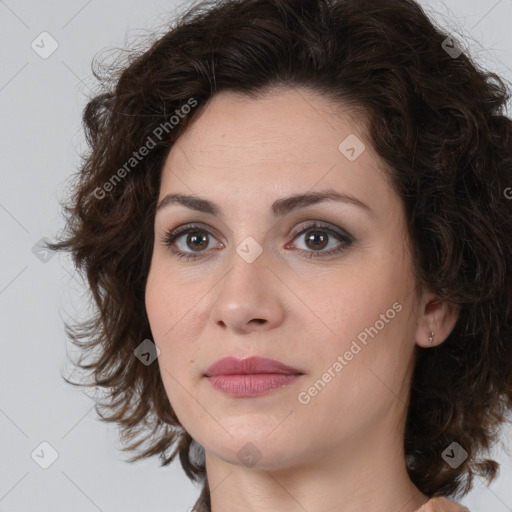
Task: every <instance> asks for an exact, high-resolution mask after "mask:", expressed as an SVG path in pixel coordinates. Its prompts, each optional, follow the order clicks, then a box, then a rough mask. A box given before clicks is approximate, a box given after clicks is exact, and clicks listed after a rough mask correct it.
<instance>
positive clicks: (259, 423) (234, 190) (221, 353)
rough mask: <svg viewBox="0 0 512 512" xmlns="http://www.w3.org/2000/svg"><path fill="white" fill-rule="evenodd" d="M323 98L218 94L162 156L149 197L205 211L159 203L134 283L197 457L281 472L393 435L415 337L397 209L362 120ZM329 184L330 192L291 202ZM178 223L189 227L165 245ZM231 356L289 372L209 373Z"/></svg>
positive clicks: (299, 93) (397, 435) (402, 223)
mask: <svg viewBox="0 0 512 512" xmlns="http://www.w3.org/2000/svg"><path fill="white" fill-rule="evenodd" d="M334 107H335V105H334V104H332V103H330V102H329V100H327V99H325V98H322V97H321V96H319V95H317V94H316V93H314V92H311V91H308V90H306V89H299V90H292V89H286V90H281V91H277V90H276V91H274V92H272V93H271V94H267V95H266V96H265V97H264V98H263V99H258V100H252V99H248V98H246V97H244V96H241V95H238V94H235V93H232V92H223V93H221V94H218V95H216V96H215V97H213V99H212V101H211V102H210V104H209V105H208V107H207V108H206V110H205V111H204V113H203V114H202V116H200V117H199V118H198V119H197V120H196V121H195V122H194V123H193V124H192V125H191V126H190V128H189V129H188V130H187V131H186V132H185V133H184V134H183V135H182V136H181V137H180V139H179V140H178V141H177V143H176V144H175V145H174V146H173V148H172V150H171V151H170V153H169V156H168V158H167V160H166V162H165V166H164V168H163V173H162V182H161V190H160V194H159V202H160V201H161V200H163V199H164V198H165V197H166V196H167V195H168V194H182V195H186V196H193V197H194V198H201V199H202V200H204V201H208V204H211V205H212V206H214V207H215V210H217V213H216V214H213V213H212V212H211V211H206V210H208V208H205V205H206V203H194V204H192V203H190V202H189V206H190V207H187V206H186V205H184V204H182V202H181V203H180V202H178V201H166V203H167V204H166V205H165V206H163V207H161V208H159V209H158V210H157V214H156V219H155V244H154V249H153V257H152V262H151V269H150V272H149V276H148V281H147V288H146V307H147V313H148V317H149V321H150V325H151V331H152V334H153V337H154V338H153V339H154V342H155V344H156V345H157V347H158V348H159V349H160V355H159V358H158V360H157V361H158V364H159V367H160V371H161V376H162V379H163V383H164V386H165V390H166V392H167V395H168V397H169V400H170V402H171V405H172V407H173V408H174V410H175V412H176V414H177V416H178V418H179V420H180V422H181V423H182V425H183V427H184V428H185V429H186V430H187V431H188V432H189V433H190V434H191V435H192V437H193V438H195V439H196V440H197V441H198V442H199V443H200V444H201V445H203V447H204V448H205V450H206V455H207V460H208V459H209V458H210V460H214V459H217V460H218V459H221V460H223V461H224V462H228V463H233V464H238V465H242V464H246V465H253V464H255V463H257V464H258V466H259V467H262V468H274V469H278V468H287V467H293V466H297V465H300V464H309V463H313V462H314V461H319V460H323V461H328V460H331V459H332V458H333V457H334V459H332V460H337V461H338V462H339V460H340V459H339V457H340V456H344V455H346V454H347V453H349V451H351V450H359V451H361V450H368V453H369V450H375V449H376V447H377V446H383V445H382V444H381V443H383V442H384V443H390V442H394V443H396V445H397V447H399V448H400V447H401V443H402V437H403V432H402V431H401V430H400V428H398V426H399V425H401V424H402V423H401V422H402V421H403V419H404V414H405V411H406V402H407V398H408V391H409V384H410V377H411V370H412V365H413V350H414V346H415V342H417V341H418V340H419V339H420V338H424V337H425V338H426V336H427V335H426V331H424V330H423V328H421V329H420V327H419V322H418V316H417V313H416V311H419V309H420V308H419V306H420V304H419V302H418V301H419V300H420V298H421V296H418V295H416V291H415V280H414V278H413V273H412V266H411V255H410V252H409V249H408V247H407V243H406V219H405V213H404V209H403V206H402V203H401V201H400V199H399V197H398V196H397V194H396V193H395V192H394V191H393V189H392V188H391V187H390V185H389V184H388V182H387V181H386V179H385V178H384V174H383V171H382V168H380V165H381V162H380V160H379V158H378V156H377V155H376V153H375V152H374V151H373V150H372V148H371V146H370V143H369V142H368V140H367V138H366V137H365V134H364V133H363V132H362V131H361V130H360V128H359V123H358V124H356V123H355V122H354V121H353V119H352V118H351V117H349V115H348V113H345V114H343V112H341V114H340V113H338V114H335V113H334V112H333V110H334ZM338 110H340V109H339V108H338ZM362 144H364V145H365V146H366V147H365V148H364V146H363V145H362ZM326 191H329V192H330V193H331V194H332V197H334V194H335V193H336V194H339V197H340V198H341V199H339V200H335V199H332V198H331V199H325V200H322V201H318V202H313V201H309V200H307V199H304V200H303V201H288V200H286V199H287V198H290V197H293V196H297V195H303V194H305V195H308V194H311V193H324V192H326ZM347 197H350V198H352V199H353V201H351V200H349V199H347ZM359 203H360V204H359ZM363 205H365V206H363ZM194 206H195V207H196V208H194ZM200 206H202V208H199V207H200ZM274 206H275V207H274ZM292 206H293V208H292ZM200 210H201V211H200ZM312 224H318V227H311V225H312ZM185 225H192V227H193V228H195V230H196V234H195V235H194V233H193V230H192V232H191V233H185V234H180V236H178V237H177V238H176V239H175V240H174V242H173V243H172V244H171V245H170V246H166V245H165V243H164V242H163V239H165V238H166V233H167V232H171V231H172V232H176V231H180V229H178V228H180V227H184V226H185ZM188 227H190V226H188ZM175 251H181V253H183V254H182V255H183V256H184V257H183V258H181V259H180V258H179V257H178V256H177V254H176V252H175ZM187 256H192V257H194V256H195V259H190V260H187V259H186V257H187ZM227 356H232V357H235V358H238V359H244V358H247V357H250V356H260V357H265V358H270V359H273V360H277V361H280V362H281V363H284V364H285V365H288V366H290V367H292V368H294V369H296V370H297V371H298V372H300V375H296V376H295V377H289V376H288V377H284V376H283V375H282V374H281V375H280V376H275V375H274V376H273V377H272V376H270V377H269V375H267V376H262V375H259V376H254V375H253V376H252V377H248V376H245V377H244V376H240V375H238V376H231V377H226V376H225V377H217V378H216V379H214V378H212V377H207V376H205V373H206V372H207V369H208V368H209V367H210V365H212V363H214V362H215V361H217V360H218V359H220V358H224V357H227ZM256 371H257V372H258V371H262V370H261V369H260V370H256ZM221 373H222V372H221ZM214 382H216V383H217V384H218V385H219V386H222V385H224V386H225V387H224V388H223V389H220V388H218V387H215V386H214V385H213V384H214ZM272 383H274V385H278V384H283V383H284V384H285V385H284V387H273V388H272V387H270V389H269V388H268V386H272ZM265 386H267V387H265ZM237 390H238V394H236V392H237ZM244 390H245V395H244V394H243V393H244ZM233 393H235V394H233ZM249 460H250V462H248V461H249Z"/></svg>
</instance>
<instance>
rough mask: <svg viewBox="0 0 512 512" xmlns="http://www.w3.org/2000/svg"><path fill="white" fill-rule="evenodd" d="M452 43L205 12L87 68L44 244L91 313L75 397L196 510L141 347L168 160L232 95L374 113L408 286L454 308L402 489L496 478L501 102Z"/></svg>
mask: <svg viewBox="0 0 512 512" xmlns="http://www.w3.org/2000/svg"><path fill="white" fill-rule="evenodd" d="M447 37H448V34H447V33H444V31H443V30H442V29H441V28H438V27H436V26H435V22H434V21H432V20H431V19H430V18H429V16H428V15H427V14H426V13H425V12H424V11H423V10H422V8H421V7H420V6H419V5H417V4H416V3H415V2H414V1H412V0H371V1H370V0H339V1H337V0H223V1H214V2H202V3H200V4H198V5H195V6H193V7H191V8H189V10H188V11H186V12H184V13H181V14H180V15H179V16H178V17H177V18H176V19H175V21H174V22H173V25H172V26H170V27H167V30H166V33H165V34H164V35H163V36H161V37H159V38H158V39H156V40H155V41H153V42H152V43H151V45H150V47H149V48H140V47H139V48H136V49H134V50H132V51H131V52H128V57H127V60H125V61H119V62H117V63H115V64H114V65H111V66H110V67H108V66H107V67H106V68H105V69H104V70H103V72H101V71H98V70H95V71H94V75H95V76H96V77H97V78H98V79H99V81H100V86H101V92H99V93H95V95H94V97H92V98H91V99H90V100H89V102H88V104H87V106H86V108H85V111H84V116H83V122H84V127H85V132H86V137H87V141H88V144H89V149H88V151H87V153H86V155H85V156H84V159H83V162H82V164H81V166H80V169H79V171H78V172H77V173H76V175H75V177H76V179H75V182H74V189H73V191H72V194H71V197H70V199H69V204H67V205H63V208H64V209H65V211H66V214H67V224H66V230H67V232H66V238H64V239H63V238H60V239H59V241H58V242H56V243H52V244H49V247H50V248H51V249H53V250H66V251H70V252H71V253H72V257H73V261H74V263H75V266H76V267H77V269H78V270H79V271H85V274H86V278H87V281H88V285H89V287H90V291H91V292H92V297H93V299H94V302H95V307H96V314H95V316H94V317H93V318H90V319H89V320H87V321H86V322H81V323H77V324H76V325H75V326H69V325H67V324H66V331H67V333H68V335H70V337H71V339H72V340H73V343H75V344H77V345H78V346H79V347H80V349H81V350H82V351H83V354H82V355H83V356H85V355H86V354H91V353H92V351H93V350H94V349H99V353H98V355H97V358H96V359H95V360H94V361H93V362H92V363H89V364H82V363H83V359H82V358H81V359H80V361H79V362H78V363H77V365H78V366H79V367H80V368H82V369H84V370H92V371H93V375H94V379H93V381H92V382H90V383H87V384H86V385H88V386H95V387H96V388H97V389H100V388H106V389H107V390H108V395H107V397H106V398H105V399H103V400H99V399H97V404H96V410H97V412H98V414H99V415H100V417H101V418H102V419H103V420H104V421H111V422H117V423H118V425H119V426H120V427H121V432H122V437H123V439H124V440H125V441H126V442H127V445H126V446H125V447H123V450H125V451H132V452H135V453H136V455H135V456H134V457H132V458H131V459H129V462H133V461H136V460H139V459H142V458H145V457H150V456H154V455H159V457H160V460H161V464H162V465H167V464H169V463H170V462H171V461H172V460H173V459H174V458H175V456H176V455H177V454H179V458H180V461H181V464H182V466H183V468H184V470H185V472H186V474H187V475H188V477H189V478H191V479H192V480H194V481H199V480H202V482H203V490H202V493H201V497H200V499H199V501H198V503H197V504H196V506H199V508H200V509H201V510H209V508H210V499H209V489H208V480H207V475H206V471H205V467H204V464H203V463H201V461H199V462H198V461H197V460H194V458H193V457H191V453H190V448H191V445H192V446H193V444H192V441H193V440H192V438H191V436H190V435H189V434H188V433H187V432H186V431H185V430H184V429H183V427H182V426H181V424H180V422H179V421H178V418H177V417H176V415H175V413H174V411H173V409H172V407H171V405H170V403H169V400H168V397H167V395H166V393H165V390H164V387H163V384H162V378H161V375H160V372H159V368H158V365H156V364H151V365H148V366H146V365H143V364H141V363H140V361H139V360H138V359H137V358H136V357H134V350H135V349H136V348H137V347H138V346H139V345H140V343H141V342H142V340H145V339H151V330H150V326H149V322H148V317H147V314H146V310H145V301H144V294H145V285H146V278H147V275H148V272H149V265H150V261H151V257H152V247H153V242H154V240H153V237H154V233H153V223H154V215H155V208H156V201H157V198H158V193H159V183H160V178H161V170H162V167H163V163H164V161H165V159H166V157H167V155H168V153H169V151H170V148H171V147H172V146H173V144H174V142H176V140H177V139H178V137H179V136H180V135H181V134H182V133H183V132H184V130H186V128H187V126H189V124H190V123H191V122H192V121H193V120H194V119H196V118H197V117H198V116H199V115H200V114H201V112H202V111H203V110H204V108H205V107H206V105H207V102H208V100H209V99H211V98H212V96H213V95H214V94H215V93H217V92H219V91H226V90H231V91H236V92H239V93H243V94H246V95H248V96H250V97H258V96H259V95H262V94H264V93H265V91H268V89H269V88H270V87H273V86H276V85H278V86H288V87H296V86H302V87H307V88H309V89H311V90H313V91H316V92H317V93H319V94H322V95H324V96H326V97H328V98H330V99H332V100H333V101H335V102H339V103H341V104H345V105H347V104H348V105H353V106H358V107H360V108H361V107H362V108H363V109H364V111H365V112H366V113H367V114H368V119H367V125H366V126H367V131H368V135H369V138H370V140H371V142H372V144H373V145H374V148H375V150H376V151H377V153H378V154H379V155H380V157H381V158H382V159H383V160H384V161H385V162H386V163H387V164H388V165H389V168H390V171H389V172H390V176H389V177H390V178H391V182H392V184H393V186H394V188H395V189H396V191H397V192H398V193H399V195H400V197H401V198H402V200H403V202H404V205H405V207H406V212H407V221H408V229H409V232H408V235H409V236H410V240H411V241H412V247H413V249H414V255H413V256H414V268H415V274H416V278H417V282H418V283H420V284H421V285H424V286H426V287H427V288H429V289H431V290H433V291H434V292H435V293H437V294H438V296H439V297H440V298H441V299H443V300H446V301H449V302H451V303H453V304H457V305H458V306H459V307H460V313H459V320H458V322H457V324H456V326H455V328H454V329H453V331H452V332H451V334H450V335H449V337H448V338H447V339H446V340H445V342H444V343H442V344H440V345H439V346H436V347H433V348H430V349H429V350H421V349H420V347H418V346H417V347H415V348H416V350H417V354H416V355H417V357H416V360H415V368H414V374H413V380H412V388H411V396H410V404H409V406H408V415H407V422H406V430H405V439H404V443H405V444H404V446H405V453H406V455H407V464H408V471H409V476H410V478H411V480H412V482H413V483H414V484H415V485H416V486H417V487H418V489H420V491H421V492H423V493H424V494H427V495H428V496H457V495H458V496H461V495H464V494H466V493H467V492H469V490H470V489H471V487H472V479H473V476H474V475H480V476H484V477H487V479H488V481H489V482H491V481H492V480H493V479H494V478H495V476H496V474H497V470H498V468H499V465H498V464H497V463H496V462H495V461H494V460H490V459H483V460H481V459H480V458H479V457H480V456H481V455H482V454H483V453H485V452H488V451H489V449H490V447H491V445H492V443H494V442H496V441H497V439H498V434H499V427H500V425H501V424H502V423H504V422H505V421H507V415H508V413H509V412H510V409H511V408H512V216H511V208H512V201H510V200H507V197H506V194H505V193H504V191H505V190H507V189H508V188H509V187H510V186H511V185H512V121H511V119H509V118H508V117H507V116H506V106H507V101H508V100H509V99H510V88H509V86H508V85H506V83H505V81H504V80H503V79H502V78H500V77H499V76H497V75H496V74H494V73H491V72H488V71H485V70H482V69H480V68H479V67H478V65H477V64H476V63H475V62H474V61H473V60H472V59H471V58H470V57H469V56H468V54H467V53H466V52H462V53H461V54H460V55H454V54H453V53H452V54H450V53H449V52H448V51H447V50H446V40H447ZM187 105H188V106H189V108H188V109H187V108H185V107H186V106H187ZM192 107H194V108H192ZM181 114H184V115H181ZM173 116H174V118H175V119H177V118H178V117H179V122H178V123H176V122H175V120H174V121H173V119H172V118H173ZM177 116H178V117H177ZM164 132H165V133H164ZM149 141H151V143H152V144H151V146H150V144H149ZM144 144H145V145H146V146H145V147H146V148H150V149H147V151H145V152H143V151H142V150H141V151H140V154H139V152H137V151H136V150H137V149H138V148H141V147H142V146H144ZM141 155H142V156H141ZM127 162H130V165H129V167H130V168H128V166H127ZM116 170H118V171H117V174H116V173H115V171H116ZM123 170H124V171H123ZM80 340H83V341H80ZM418 349H419V350H418ZM66 381H67V382H69V383H70V384H75V383H73V382H71V381H69V380H68V379H66ZM75 385H76V384H75ZM80 385H83V383H80ZM100 408H101V409H104V410H105V411H106V412H107V413H108V414H105V413H104V412H101V410H100ZM148 431H151V436H148V435H147V433H148ZM139 433H144V436H143V437H142V438H141V439H139V440H136V436H137V435H138V434H139ZM453 441H457V442H458V443H459V444H460V445H461V446H462V447H463V448H464V449H465V450H466V451H467V453H468V457H467V459H466V460H465V461H464V463H463V464H461V465H460V466H459V467H457V468H452V467H451V466H449V465H447V464H446V463H445V462H444V460H443V459H442V457H441V456H440V454H441V453H442V452H443V450H444V449H445V448H446V447H447V446H448V445H450V443H452V442H453ZM137 452H138V453H137ZM169 452H170V453H169Z"/></svg>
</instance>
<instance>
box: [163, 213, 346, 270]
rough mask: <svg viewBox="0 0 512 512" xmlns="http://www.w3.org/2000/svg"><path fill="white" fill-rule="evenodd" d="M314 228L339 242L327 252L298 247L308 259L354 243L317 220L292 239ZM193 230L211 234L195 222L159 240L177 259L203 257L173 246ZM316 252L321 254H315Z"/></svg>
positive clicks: (330, 254) (334, 251)
mask: <svg viewBox="0 0 512 512" xmlns="http://www.w3.org/2000/svg"><path fill="white" fill-rule="evenodd" d="M314 230H319V231H320V230H321V231H324V232H326V233H328V234H329V235H332V236H333V237H334V238H336V239H337V240H339V241H340V242H341V244H340V246H339V247H337V248H335V249H331V250H330V251H327V252H321V251H304V250H303V249H299V252H308V253H310V254H311V256H310V259H314V258H325V257H329V256H333V255H335V254H338V253H341V252H342V251H344V250H345V249H347V248H348V247H350V246H351V245H352V244H353V243H354V239H353V238H352V237H351V236H348V235H346V234H344V233H343V232H341V231H340V232H338V231H337V230H334V229H332V228H330V227H329V226H327V225H324V224H322V223H318V222H314V223H312V224H309V225H308V226H306V227H305V228H304V229H302V230H300V231H299V232H296V233H293V240H295V239H296V238H297V237H299V236H301V235H304V234H305V233H307V232H308V231H314ZM194 231H200V232H205V233H207V234H208V235H209V236H212V235H211V233H210V232H209V231H208V230H206V229H204V228H202V227H201V226H199V225H197V224H187V225H185V226H183V227H182V228H180V229H179V230H175V231H172V230H171V231H167V232H165V233H164V235H163V236H162V237H161V239H160V240H161V242H162V244H163V245H165V246H166V247H169V248H170V249H171V251H172V252H173V253H174V255H175V256H176V257H177V258H178V259H184V260H188V261H190V260H197V259H198V258H203V257H204V256H201V255H200V254H199V253H197V254H193V253H188V252H183V251H180V250H179V249H176V248H175V247H174V243H175V241H176V240H177V239H178V238H180V237H181V236H182V235H186V234H188V233H190V232H194ZM203 252H205V251H203ZM316 254H321V256H317V255H316Z"/></svg>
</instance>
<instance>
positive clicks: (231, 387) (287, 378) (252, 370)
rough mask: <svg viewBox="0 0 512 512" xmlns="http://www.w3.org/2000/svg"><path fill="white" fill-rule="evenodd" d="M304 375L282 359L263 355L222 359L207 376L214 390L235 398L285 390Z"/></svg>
mask: <svg viewBox="0 0 512 512" xmlns="http://www.w3.org/2000/svg"><path fill="white" fill-rule="evenodd" d="M303 375H304V373H303V372H301V371H300V370H298V369H296V368H293V367H291V366H288V365H285V364H283V363H281V362H280V361H275V360H273V359H267V358H262V357H250V358H247V359H236V358H234V357H225V358H223V359H219V360H218V361H216V362H215V363H214V364H213V365H211V366H210V367H209V368H208V370H206V372H205V374H204V377H206V378H207V380H208V381H209V382H210V384H211V385H212V386H213V388H214V389H216V390H218V391H221V392H223V393H224V394H227V395H229V396H233V397H254V396H259V395H263V394H267V393H270V392H271V391H274V390H278V389H282V388H284V387H286V386H288V385H290V384H292V383H294V382H295V381H297V380H298V379H300V377H302V376H303Z"/></svg>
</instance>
